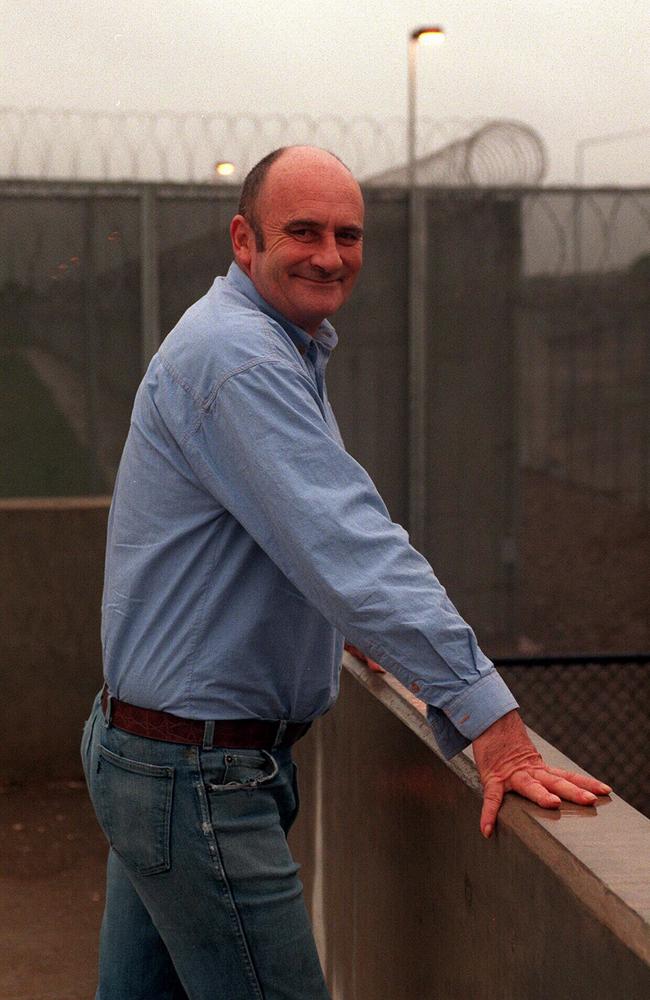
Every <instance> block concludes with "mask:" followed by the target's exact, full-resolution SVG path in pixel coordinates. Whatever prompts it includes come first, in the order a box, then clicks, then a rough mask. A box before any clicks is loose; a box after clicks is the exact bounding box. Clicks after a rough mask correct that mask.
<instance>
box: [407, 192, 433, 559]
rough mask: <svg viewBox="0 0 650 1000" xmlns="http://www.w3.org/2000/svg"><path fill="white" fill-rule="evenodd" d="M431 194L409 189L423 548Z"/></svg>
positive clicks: (411, 373)
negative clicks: (428, 225)
mask: <svg viewBox="0 0 650 1000" xmlns="http://www.w3.org/2000/svg"><path fill="white" fill-rule="evenodd" d="M426 212H427V196H426V191H425V190H424V189H422V188H417V187H412V188H411V189H410V191H409V274H408V283H409V284H408V454H409V462H408V517H409V521H408V529H409V534H410V536H411V541H412V543H413V545H414V546H415V547H416V548H417V549H422V547H423V546H424V540H425V531H424V527H425V517H426V484H425V472H426V432H427V420H426V393H427V302H426V290H427V270H428V268H427V242H428V241H427V218H426Z"/></svg>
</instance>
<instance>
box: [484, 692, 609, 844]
mask: <svg viewBox="0 0 650 1000" xmlns="http://www.w3.org/2000/svg"><path fill="white" fill-rule="evenodd" d="M472 746H473V749H474V760H475V761H476V766H477V767H478V770H479V774H480V776H481V781H482V782H483V810H482V812H481V833H482V834H483V836H484V837H489V836H491V834H492V831H493V829H494V823H495V820H496V817H497V813H498V811H499V809H500V807H501V803H502V802H503V797H504V795H505V793H506V792H518V793H519V795H522V796H523V797H524V798H525V799H530V801H531V802H535V803H537V805H538V806H543V808H545V809H557V808H558V807H559V806H560V803H561V801H562V799H566V800H567V801H568V802H576V803H578V805H581V806H590V805H592V804H593V803H594V802H595V801H596V796H598V795H609V793H610V792H611V788H610V787H609V785H605V784H604V783H603V782H602V781H597V780H596V778H589V777H587V776H585V775H583V774H573V773H572V772H570V771H562V770H561V769H560V768H559V767H549V766H548V764H545V763H544V761H543V760H542V758H541V756H540V755H539V753H538V752H537V750H536V749H535V747H534V746H533V744H532V743H531V741H530V739H529V737H528V734H527V732H526V729H525V727H524V724H523V722H522V721H521V717H520V715H519V713H518V712H516V711H513V712H508V713H507V715H503V716H502V717H501V718H500V719H497V721H496V722H494V723H493V724H492V725H491V726H489V727H488V729H486V730H485V732H484V733H482V734H481V735H480V736H478V737H477V738H476V739H475V740H474V742H473V744H472Z"/></svg>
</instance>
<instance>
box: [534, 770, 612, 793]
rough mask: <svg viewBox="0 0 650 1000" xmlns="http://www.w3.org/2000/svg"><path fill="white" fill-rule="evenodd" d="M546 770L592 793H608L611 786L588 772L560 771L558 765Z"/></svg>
mask: <svg viewBox="0 0 650 1000" xmlns="http://www.w3.org/2000/svg"><path fill="white" fill-rule="evenodd" d="M546 770H547V771H548V772H549V774H556V775H558V776H559V777H560V778H566V780H567V781H570V782H571V783H572V784H573V785H577V786H578V788H586V789H587V791H588V792H593V793H594V795H610V794H611V791H612V789H611V787H610V786H609V785H606V784H605V782H604V781H598V779H597V778H592V777H591V776H590V775H588V774H576V773H575V772H573V771H562V770H561V769H560V768H559V767H548V768H546Z"/></svg>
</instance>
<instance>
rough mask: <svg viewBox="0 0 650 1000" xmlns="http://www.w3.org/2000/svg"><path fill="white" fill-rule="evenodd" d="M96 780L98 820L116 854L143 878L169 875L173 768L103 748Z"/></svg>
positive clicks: (95, 797) (100, 749) (99, 757)
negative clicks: (145, 876)
mask: <svg viewBox="0 0 650 1000" xmlns="http://www.w3.org/2000/svg"><path fill="white" fill-rule="evenodd" d="M93 777H94V780H95V782H96V795H95V796H94V797H93V798H94V800H95V804H96V808H97V812H98V818H99V820H100V822H101V825H102V827H103V829H104V833H105V834H106V836H107V838H108V841H109V843H110V845H111V847H112V848H113V850H114V851H115V852H116V854H119V856H120V858H121V859H122V860H123V861H124V863H125V864H126V865H127V867H129V868H131V869H132V870H133V871H134V872H137V873H138V874H139V875H154V874H156V873H157V872H163V871H168V870H169V868H170V864H171V862H170V848H169V844H170V828H171V811H172V796H173V790H174V768H173V767H161V766H159V765H158V764H146V763H142V762H140V761H136V760H129V758H128V757H121V756H120V755H119V754H116V753H113V752H112V751H111V750H108V749H107V748H106V747H104V746H101V745H100V747H99V755H98V758H97V772H96V774H95V775H94V776H93Z"/></svg>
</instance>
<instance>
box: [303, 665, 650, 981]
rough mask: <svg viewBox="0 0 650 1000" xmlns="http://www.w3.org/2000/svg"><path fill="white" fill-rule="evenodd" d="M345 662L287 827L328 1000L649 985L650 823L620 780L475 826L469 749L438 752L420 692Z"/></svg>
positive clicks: (513, 805)
mask: <svg viewBox="0 0 650 1000" xmlns="http://www.w3.org/2000/svg"><path fill="white" fill-rule="evenodd" d="M344 666H345V670H344V673H343V678H342V681H343V684H342V696H341V699H340V701H339V703H338V705H337V706H336V708H335V709H334V710H333V711H332V712H331V713H330V714H329V715H328V716H326V717H325V718H324V719H323V720H321V721H320V722H319V723H318V724H317V725H316V726H315V727H314V731H313V734H310V736H309V737H307V739H306V740H305V741H303V742H302V743H300V744H299V745H298V748H297V759H298V760H299V766H300V768H301V790H302V811H301V816H300V818H299V820H298V823H297V827H296V829H295V831H294V832H293V834H292V839H293V845H294V850H295V853H296V855H297V857H298V858H299V859H300V860H302V861H303V878H304V882H305V888H306V898H307V900H308V905H309V907H310V910H311V915H312V919H313V920H314V924H315V928H316V933H317V939H318V943H319V947H320V951H321V956H322V959H323V962H324V965H325V968H326V970H327V976H328V981H329V983H330V986H331V989H332V991H333V996H334V1000H403V998H409V1000H461V998H462V1000H474V998H476V1000H581V998H584V1000H587V998H588V1000H594V998H602V1000H605V998H606V1000H640V998H641V997H645V996H650V928H649V921H650V880H649V879H648V861H649V859H650V820H647V819H646V818H645V817H643V816H642V815H641V814H640V813H638V812H637V811H636V810H634V809H632V807H631V806H629V805H627V803H625V802H623V801H622V800H621V799H619V798H618V797H617V796H616V795H612V796H611V798H603V799H599V801H598V803H597V805H596V806H595V807H592V808H588V809H587V808H582V807H578V806H573V805H571V804H566V805H563V806H562V808H561V809H560V811H558V812H555V811H547V810H542V809H540V808H538V807H537V806H534V805H532V804H531V803H527V802H524V801H523V800H522V799H519V798H518V797H515V796H508V797H507V800H506V802H505V804H504V806H503V808H502V810H501V813H500V819H499V825H498V831H497V834H496V836H495V837H494V838H493V840H491V841H489V842H488V841H485V840H483V838H482V837H481V836H480V834H479V829H478V820H479V812H480V783H479V781H478V778H477V774H476V769H475V766H474V763H473V759H472V756H471V752H469V751H468V752H465V753H463V754H459V755H458V757H456V758H455V759H454V760H453V761H451V763H449V764H447V763H445V762H444V761H443V760H442V759H441V757H440V755H439V752H438V750H437V747H436V744H435V740H434V739H433V736H432V734H431V731H430V729H429V726H428V725H427V723H426V720H425V718H424V716H423V711H422V706H421V704H420V703H419V702H417V701H416V700H415V699H414V698H413V697H412V696H411V695H410V694H409V693H408V692H407V691H406V690H405V689H404V688H403V687H402V686H401V685H400V684H399V683H398V682H397V681H395V680H394V679H393V678H392V677H391V676H390V675H388V674H386V675H377V674H373V673H370V671H368V670H367V668H366V667H365V666H363V665H362V664H360V663H358V662H357V661H356V660H354V659H353V658H352V657H350V656H349V655H348V654H346V655H345V661H344ZM531 735H532V737H533V739H534V740H535V742H536V744H537V745H538V746H539V747H540V749H541V752H542V753H543V754H544V756H545V757H546V759H547V760H548V761H549V762H551V763H552V764H554V765H555V766H560V767H565V768H569V769H571V770H580V768H578V767H577V765H575V764H573V763H572V762H571V761H569V760H568V759H567V758H565V757H564V756H563V755H562V754H560V753H559V751H557V750H556V749H555V748H554V747H552V746H550V745H549V744H547V743H545V742H544V741H543V740H542V739H540V738H539V737H537V736H536V734H534V733H532V734H531Z"/></svg>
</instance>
